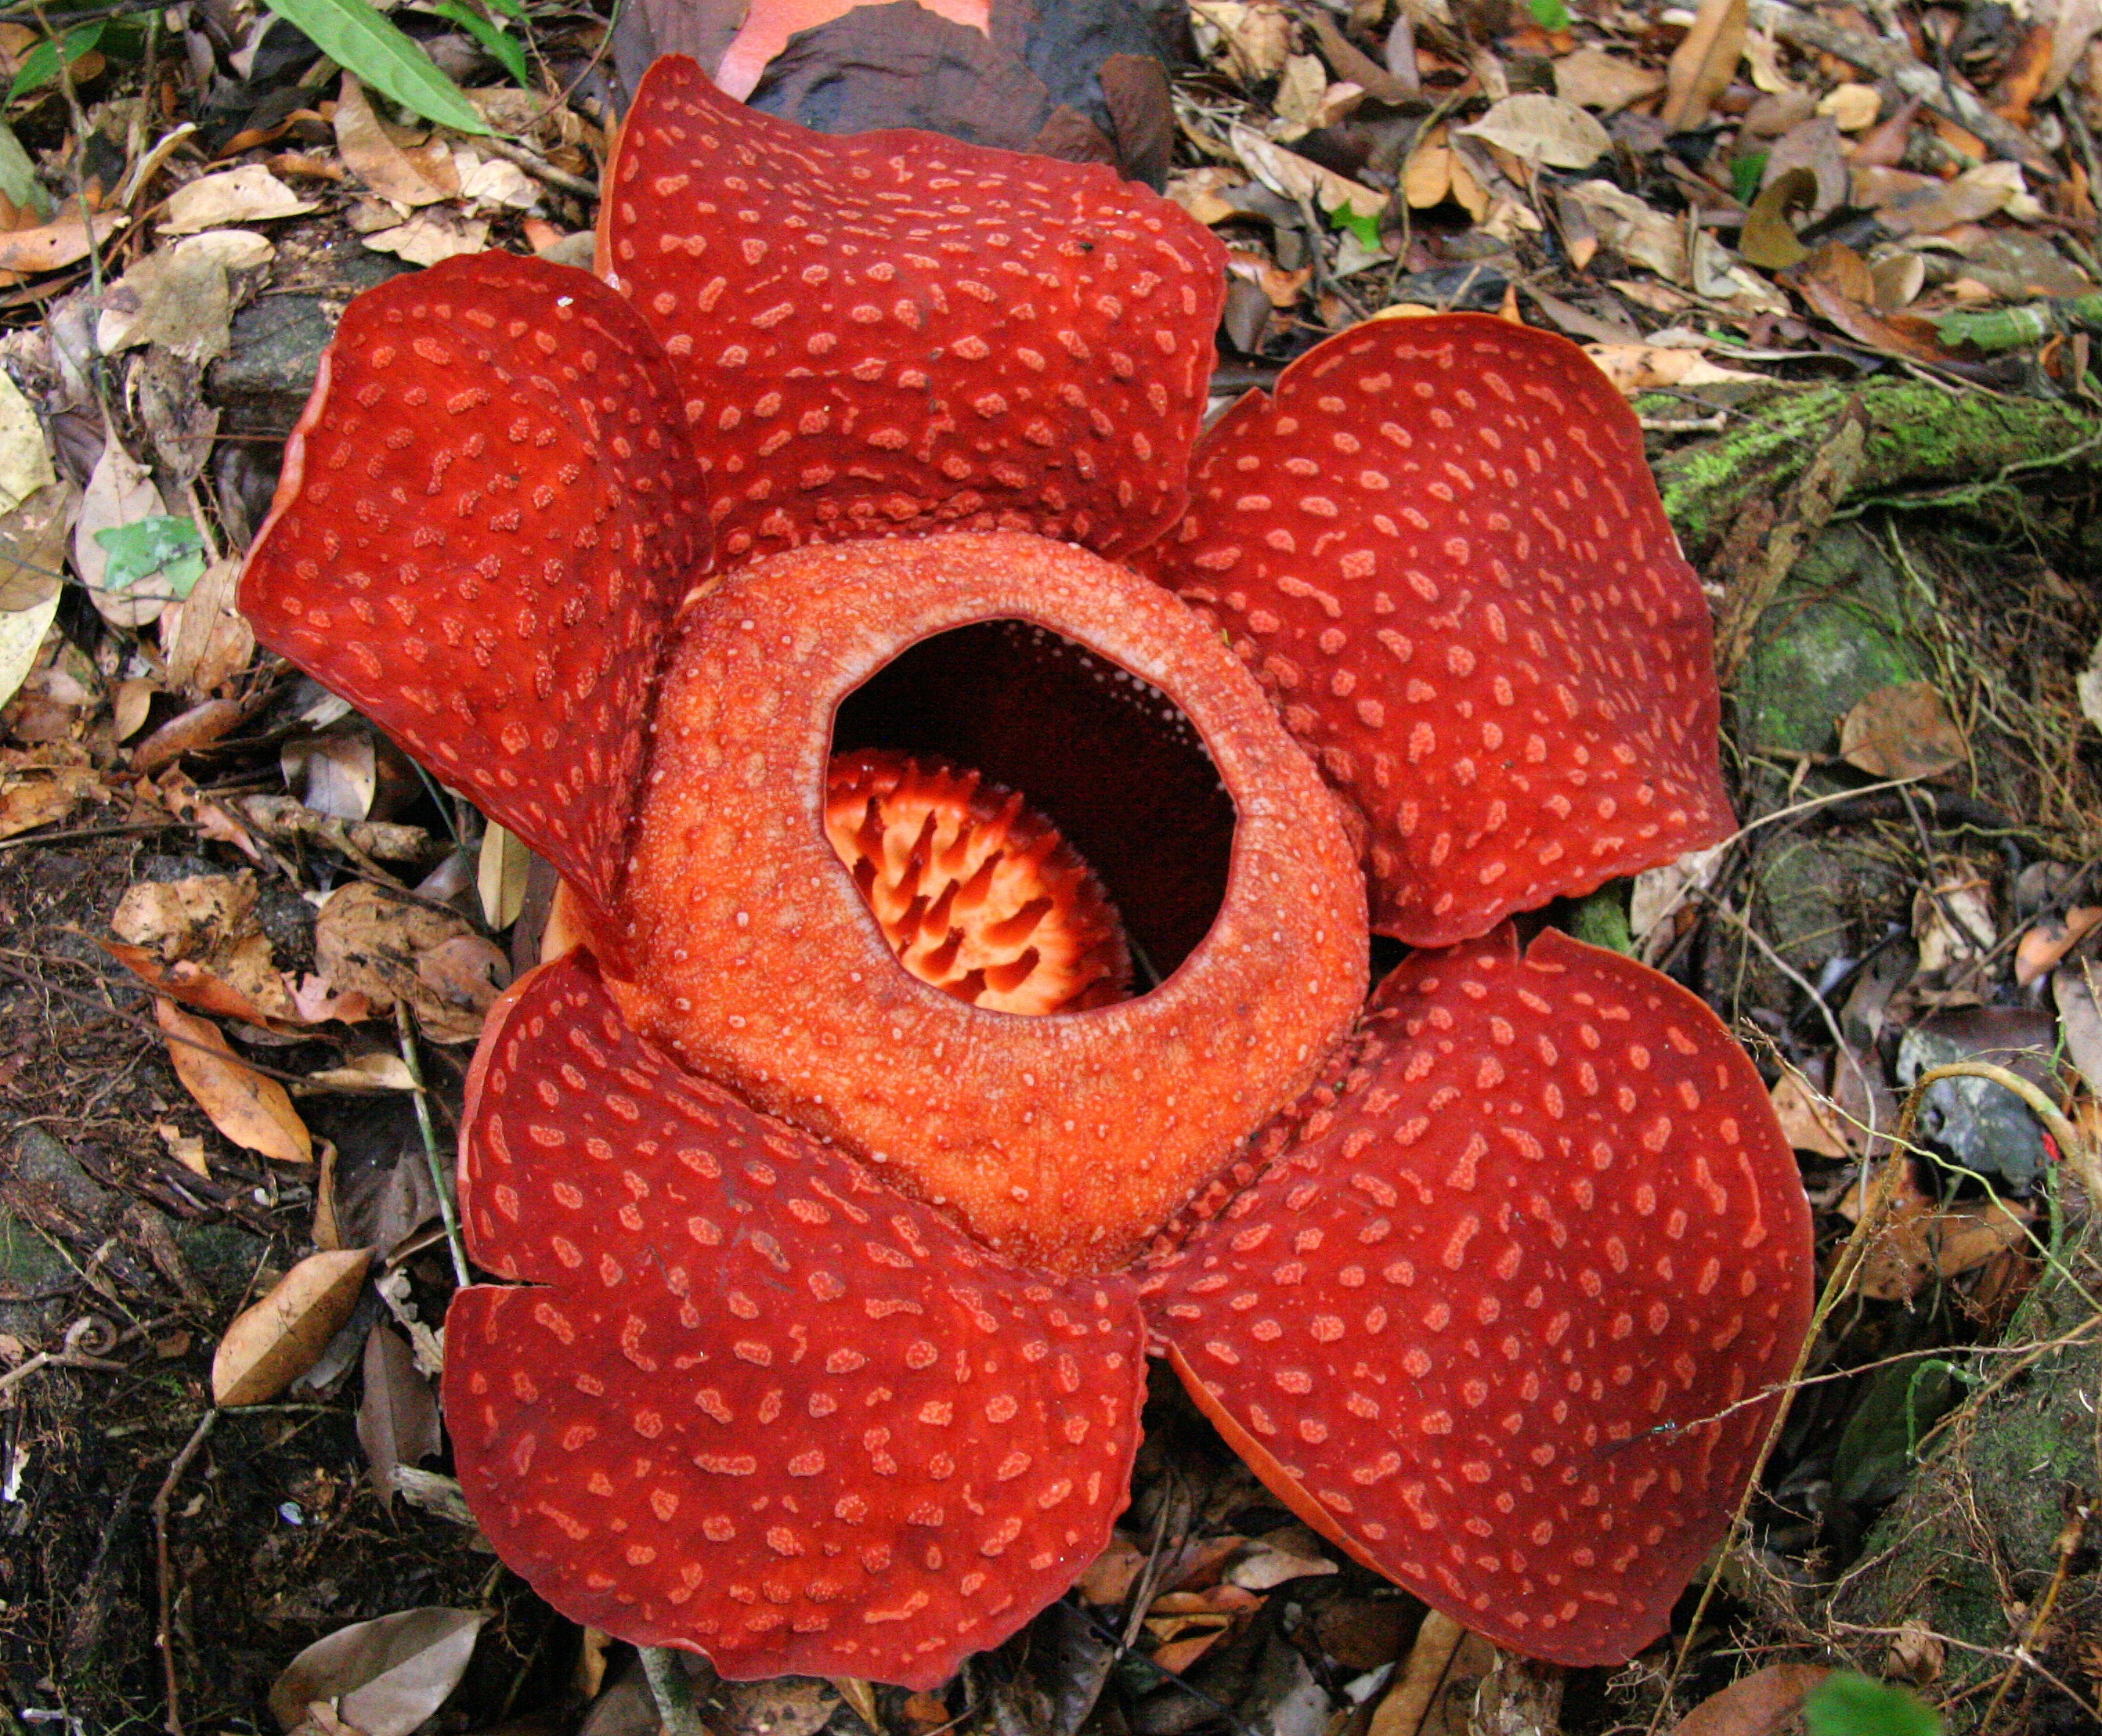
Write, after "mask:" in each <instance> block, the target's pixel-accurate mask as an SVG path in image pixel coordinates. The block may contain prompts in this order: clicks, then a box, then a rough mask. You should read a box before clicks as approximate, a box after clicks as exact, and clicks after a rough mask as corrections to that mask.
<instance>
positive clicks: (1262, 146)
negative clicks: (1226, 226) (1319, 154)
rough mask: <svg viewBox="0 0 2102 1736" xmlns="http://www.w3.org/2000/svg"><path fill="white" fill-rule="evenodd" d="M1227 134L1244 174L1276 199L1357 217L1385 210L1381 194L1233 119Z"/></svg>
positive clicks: (1385, 198)
mask: <svg viewBox="0 0 2102 1736" xmlns="http://www.w3.org/2000/svg"><path fill="white" fill-rule="evenodd" d="M1227 136H1228V138H1229V139H1230V140H1231V143H1232V144H1233V148H1234V151H1235V154H1236V155H1237V156H1239V158H1240V160H1241V162H1242V163H1243V164H1244V166H1246V167H1247V169H1248V173H1249V174H1250V175H1253V176H1254V177H1255V178H1256V179H1257V180H1259V181H1261V182H1262V184H1263V185H1264V186H1266V187H1267V188H1269V189H1270V190H1271V192H1272V193H1275V194H1276V195H1277V196H1278V197H1279V198H1282V199H1290V200H1293V201H1294V202H1297V201H1298V200H1301V199H1309V200H1311V201H1312V202H1314V204H1315V206H1317V207H1318V208H1319V209H1320V210H1323V211H1337V210H1350V211H1351V212H1354V213H1355V215H1358V216H1359V217H1377V216H1378V215H1380V213H1381V211H1383V210H1386V202H1387V196H1386V194H1385V193H1381V192H1379V191H1378V190H1377V189H1376V188H1370V187H1367V186H1364V185H1363V184H1361V183H1359V182H1357V181H1354V180H1352V179H1350V177H1349V176H1347V175H1338V174H1337V173H1336V172H1335V171H1333V170H1332V169H1324V168H1323V167H1322V166H1320V165H1319V163H1317V162H1312V161H1310V159H1308V158H1306V157H1302V156H1300V155H1299V154H1298V153H1296V152H1293V151H1288V150H1286V149H1285V148H1284V146H1282V145H1280V144H1273V143H1272V142H1271V140H1267V139H1266V138H1264V137H1263V135H1262V134H1261V133H1259V132H1257V131H1256V130H1255V129H1254V128H1253V127H1252V126H1242V125H1241V124H1240V123H1239V122H1235V124H1234V126H1232V127H1231V130H1230V131H1229V132H1228V135H1227Z"/></svg>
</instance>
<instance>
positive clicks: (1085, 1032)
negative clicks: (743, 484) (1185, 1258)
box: [611, 532, 1367, 1272]
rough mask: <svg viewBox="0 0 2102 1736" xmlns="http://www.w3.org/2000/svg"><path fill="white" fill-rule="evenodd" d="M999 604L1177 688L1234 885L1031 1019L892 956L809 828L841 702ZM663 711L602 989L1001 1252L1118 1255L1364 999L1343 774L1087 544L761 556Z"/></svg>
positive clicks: (684, 627)
mask: <svg viewBox="0 0 2102 1736" xmlns="http://www.w3.org/2000/svg"><path fill="white" fill-rule="evenodd" d="M1003 619H1014V620H1020V621H1025V622H1034V623H1036V624H1037V625H1039V626H1041V627H1049V629H1050V630H1051V631H1053V632H1055V633H1058V634H1059V635H1063V636H1064V638H1066V639H1067V640H1071V641H1072V642H1073V643H1075V644H1078V645H1080V646H1083V647H1084V648H1085V649H1088V650H1089V651H1090V652H1092V653H1095V654H1096V655H1097V656H1098V657H1099V658H1101V659H1102V661H1103V662H1106V663H1107V664H1109V665H1111V666H1115V668H1116V669H1118V670H1120V671H1124V672H1125V673H1126V674H1128V675H1135V676H1137V678H1138V679H1139V680H1140V681H1142V682H1144V683H1146V684H1147V688H1146V696H1145V697H1143V698H1142V699H1139V700H1137V703H1138V704H1139V705H1140V706H1142V708H1145V709H1151V707H1152V706H1155V705H1157V704H1159V703H1160V700H1161V699H1162V697H1165V698H1166V699H1168V700H1170V701H1172V702H1173V703H1174V704H1175V706H1178V707H1179V708H1180V710H1181V711H1182V715H1184V716H1185V717H1186V719H1187V720H1189V722H1190V724H1191V725H1192V726H1194V728H1195V732H1196V733H1197V735H1198V737H1200V740H1201V742H1202V744H1203V746H1204V748H1205V749H1206V750H1207V751H1208V754H1209V756H1210V761H1211V764H1212V766H1213V768H1215V769H1216V774H1217V777H1218V779H1219V781H1220V782H1222V784H1223V785H1224V786H1225V787H1226V790H1227V791H1228V792H1229V794H1230V795H1231V797H1232V799H1233V801H1234V804H1235V808H1236V810H1237V817H1236V823H1235V830H1234V841H1233V853H1232V863H1231V869H1230V870H1229V873H1228V876H1227V881H1226V895H1225V899H1224V901H1223V902H1222V904H1221V906H1219V909H1218V910H1217V914H1216V915H1215V916H1214V917H1213V919H1212V922H1211V925H1210V927H1209V928H1208V931H1207V932H1206V933H1205V936H1204V939H1203V941H1201V942H1200V944H1199V945H1198V947H1197V949H1196V950H1195V951H1194V952H1192V953H1191V954H1190V955H1189V956H1188V957H1187V958H1186V959H1184V960H1183V961H1182V964H1181V965H1180V966H1179V967H1178V968H1177V970H1176V971H1175V972H1174V973H1173V975H1172V976H1170V977H1169V980H1168V981H1167V982H1165V983H1164V984H1163V985H1160V987H1158V988H1156V989H1155V990H1152V991H1151V993H1150V994H1145V995H1142V996H1141V997H1139V998H1138V999H1135V1000H1129V1001H1124V1002H1120V1003H1117V1004H1115V1005H1113V1006H1108V1007H1094V1008H1092V1009H1089V1010H1088V1011H1086V1012H1069V1013H1058V1014H1053V1015H1052V1016H1049V1017H1044V1018H1027V1017H1022V1016H1016V1015H1013V1014H1009V1013H1000V1012H988V1011H987V1010H985V1009H983V1008H981V1007H973V1006H971V1005H969V1003H965V1002H963V1001H960V1000H957V999H955V998H954V997H952V996H951V995H947V994H943V993H942V991H941V990H938V989H935V988H932V987H930V986H929V985H927V984H926V983H924V982H921V981H919V980H918V979H916V977H913V976H911V975H909V974H908V973H907V972H906V971H905V969H904V968H903V967H902V966H901V965H900V964H898V962H897V960H896V959H895V958H894V956H893V954H892V953H891V950H890V947H889V943H888V942H887V941H885V938H884V937H883V933H882V931H881V930H880V928H878V927H877V926H876V923H875V921H874V919H872V918H871V916H870V915H869V913H868V910H867V906H866V905H865V904H863V901H862V898H861V895H860V893H859V892H858V890H857V889H856V888H855V886H854V881H853V879H852V878H851V877H850V876H849V874H848V873H847V870H845V868H844V867H843V866H841V865H840V861H839V859H838V857H836V855H834V854H833V852H832V848H831V844H829V843H827V841H826V839H825V835H824V830H823V819H822V814H821V804H822V802H823V792H824V787H825V768H826V761H827V755H828V753H829V751H830V746H831V734H832V726H833V721H834V719H835V716H836V713H837V708H838V707H839V706H840V703H841V702H842V701H843V700H845V698H846V697H847V696H848V695H849V694H850V693H853V692H854V690H855V689H857V688H858V687H860V686H861V685H862V684H863V683H864V682H866V681H867V680H869V679H870V677H871V675H875V674H876V673H877V671H880V670H881V669H882V668H883V667H884V666H885V665H887V664H889V662H891V660H892V659H893V658H895V657H896V656H897V655H898V653H899V652H900V651H901V650H902V649H904V648H905V647H907V646H908V645H911V644H916V643H919V642H920V641H923V640H929V639H932V638H933V637H935V636H936V635H939V634H941V633H942V632H943V631H946V630H947V629H949V628H951V627H961V626H964V625H966V624H968V623H972V622H984V621H988V620H1003ZM656 722H657V746H656V751H655V756H654V759H653V761H652V763H651V766H650V791H649V799H648V802H647V804H646V805H645V813H644V816H643V820H642V823H641V826H639V828H638V829H637V832H636V847H635V855H634V861H633V866H632V870H631V871H630V875H629V878H628V881H627V887H626V889H625V890H624V892H623V904H622V909H621V912H620V915H621V920H622V924H623V926H622V928H621V929H620V939H621V945H622V948H623V955H624V956H625V958H626V959H627V960H628V968H627V969H625V970H623V972H622V973H621V974H620V975H619V976H618V977H617V978H616V979H615V980H614V981H613V982H612V984H611V987H612V989H613V991H614V995H615V997H616V999H618V1000H619V1003H620V1004H621V1005H622V1006H623V1007H624V1008H625V1009H626V1010H627V1013H628V1016H629V1017H630V1018H631V1019H632V1021H634V1023H635V1025H636V1029H637V1030H641V1031H642V1032H644V1033H645V1034H647V1035H649V1036H650V1038H653V1039H654V1041H656V1042H658V1043H661V1044H662V1045H663V1047H665V1048H666V1049H667V1051H668V1052H672V1053H675V1054H676V1055H677V1056H679V1057H680V1059H681V1061H683V1062H684V1063H685V1065H688V1066H690V1067H691V1068H693V1069H694V1070H695V1071H697V1072H700V1073H704V1074H708V1075H710V1076H711V1077H714V1078H721V1079H722V1080H725V1081H726V1082H727V1083H729V1084H731V1085H732V1086H734V1087H735V1088H736V1089H737V1090H738V1091H739V1092H742V1093H743V1095H744V1096H746V1097H747V1098H748V1099H749V1100H751V1101H752V1102H754V1103H756V1104H757V1105H760V1106H761V1108H763V1109H766V1110H768V1111H769V1112H770V1113H772V1114H778V1115H784V1116H787V1118H790V1119H792V1120H793V1121H794V1122H796V1123H797V1124H798V1125H799V1126H801V1127H808V1128H809V1129H811V1130H812V1131H814V1132H818V1133H821V1134H823V1135H824V1136H827V1138H830V1139H831V1140H835V1141H836V1143H838V1144H839V1145H841V1146H844V1147H845V1148H846V1149H849V1150H852V1151H855V1152H858V1153H863V1154H867V1155H868V1156H869V1158H871V1161H875V1162H885V1163H886V1164H887V1168H886V1171H885V1173H886V1175H887V1176H895V1177H897V1178H898V1186H899V1187H901V1188H905V1189H911V1191H912V1192H913V1193H915V1194H916V1196H917V1197H920V1198H925V1199H928V1200H930V1201H931V1202H933V1203H935V1204H937V1205H942V1206H946V1207H947V1209H948V1210H949V1211H951V1212H952V1213H954V1214H955V1215H956V1217H957V1218H958V1219H959V1220H960V1221H961V1222H963V1223H965V1224H967V1225H968V1226H969V1229H970V1230H971V1232H972V1233H973V1235H975V1236H976V1237H977V1238H978V1239H979V1240H980V1241H982V1242H984V1243H986V1244H987V1246H989V1247H993V1248H995V1249H997V1250H999V1251H1000V1252H1001V1253H1002V1254H1003V1255H1005V1256H1006V1257H1008V1258H1009V1259H1012V1260H1016V1261H1017V1262H1018V1263H1020V1264H1027V1265H1032V1266H1043V1267H1046V1268H1049V1269H1053V1270H1056V1271H1061V1272H1076V1271H1102V1270H1109V1269H1123V1268H1124V1266H1125V1265H1127V1264H1129V1261H1130V1260H1131V1258H1132V1256H1133V1255H1134V1254H1136V1253H1137V1251H1139V1250H1140V1249H1141V1248H1142V1247H1145V1246H1146V1241H1147V1238H1149V1237H1150V1236H1151V1233H1152V1232H1153V1230H1154V1229H1155V1227H1156V1226H1157V1225H1158V1224H1160V1220H1162V1219H1163V1218H1164V1217H1165V1216H1167V1215H1168V1213H1169V1212H1170V1211H1173V1209H1174V1208H1175V1207H1176V1206H1177V1204H1179V1203H1180V1202H1182V1200H1183V1199H1184V1198H1186V1197H1187V1196H1188V1194H1189V1193H1190V1191H1191V1189H1192V1188H1194V1187H1195V1186H1197V1185H1199V1184H1200V1183H1201V1182H1202V1181H1204V1180H1207V1179H1208V1177H1209V1176H1211V1175H1212V1174H1213V1172H1214V1171H1216V1170H1217V1168H1218V1167H1219V1165H1220V1164H1221V1163H1222V1162H1223V1161H1224V1160H1225V1159H1226V1157H1227V1156H1228V1155H1229V1154H1231V1153H1232V1152H1233V1151H1234V1149H1235V1148H1236V1147H1237V1146H1239V1145H1240V1144H1241V1143H1242V1142H1243V1141H1244V1140H1246V1139H1247V1138H1248V1136H1249V1134H1251V1133H1252V1132H1253V1131H1256V1130H1257V1128H1259V1127H1262V1125H1263V1123H1265V1122H1266V1121H1267V1120H1268V1119H1269V1118H1270V1117H1271V1115H1273V1114H1275V1113H1276V1112H1277V1111H1278V1110H1279V1109H1280V1108H1282V1107H1284V1105H1288V1103H1290V1102H1291V1101H1292V1100H1293V1098H1294V1097H1296V1096H1298V1095H1299V1093H1300V1092H1302V1090H1303V1089H1304V1088H1305V1087H1306V1084H1307V1083H1309V1082H1310V1081H1311V1080H1312V1079H1313V1078H1315V1077H1316V1076H1317V1075H1318V1074H1319V1072H1320V1069H1321V1066H1322V1064H1323V1061H1324V1058H1325V1057H1326V1056H1327V1055H1328V1052H1329V1051H1330V1050H1331V1049H1333V1047H1335V1045H1336V1044H1337V1043H1339V1042H1341V1041H1342V1040H1343V1039H1344V1038H1346V1036H1347V1035H1348V1034H1349V1032H1350V1029H1351V1026H1352V1025H1353V1023H1354V1021H1355V1019H1356V1016H1357V1014H1358V1012H1359V1008H1360V1007H1362V1005H1363V1000H1364V983H1365V976H1366V968H1367V964H1366V953H1367V937H1366V932H1365V925H1364V886H1363V883H1362V881H1361V880H1360V879H1359V875H1358V872H1357V869H1356V866H1355V861H1353V859H1352V851H1351V848H1350V839H1349V837H1348V835H1347V834H1346V830H1345V829H1344V827H1343V825H1342V824H1341V820H1340V819H1339V817H1338V816H1337V811H1336V809H1337V804H1336V802H1335V800H1334V799H1333V796H1332V795H1331V794H1330V792H1329V791H1328V790H1326V789H1325V788H1324V786H1322V784H1321V782H1320V780H1319V777H1317V776H1316V775H1315V773H1314V771H1313V768H1311V767H1310V765H1309V764H1307V762H1306V756H1305V755H1303V754H1302V753H1301V752H1300V751H1299V750H1298V748H1297V746H1294V745H1293V742H1292V740H1291V738H1290V737H1289V736H1288V735H1287V734H1286V733H1285V732H1284V730H1283V729H1282V728H1280V727H1279V724H1278V722H1277V719H1276V717H1275V715H1274V714H1273V713H1272V712H1271V709H1270V706H1269V705H1268V704H1267V703H1266V702H1265V700H1264V698H1263V696H1262V693H1261V691H1260V690H1259V689H1257V686H1256V684H1255V683H1254V682H1253V680H1250V679H1249V678H1248V672H1247V671H1245V670H1244V669H1243V668H1242V667H1241V666H1240V665H1239V663H1238V662H1236V661H1235V659H1234V658H1233V657H1232V656H1231V654H1230V653H1228V652H1227V651H1226V649H1224V648H1223V647H1222V646H1221V645H1220V644H1219V643H1218V640H1217V636H1216V635H1214V634H1213V633H1211V632H1209V631H1207V630H1206V629H1205V627H1204V625H1203V623H1201V622H1199V621H1198V620H1197V619H1196V618H1195V616H1193V615H1192V614H1191V613H1190V612H1189V611H1188V610H1187V609H1183V608H1182V607H1181V606H1180V605H1179V604H1177V603H1176V602H1175V600H1173V598H1172V597H1170V596H1168V595H1167V593H1166V592H1164V591H1162V590H1161V589H1160V587H1158V586H1155V585H1151V584H1148V583H1147V582H1146V581H1144V580H1143V579H1140V578H1135V577H1133V575H1132V574H1131V573H1129V572H1126V571H1125V570H1124V569H1122V568H1120V567H1117V566H1114V565H1111V564H1110V563H1109V562H1107V561H1105V560H1101V559H1099V558H1098V557H1097V556H1093V555H1091V554H1089V553H1088V552H1087V551H1085V550H1084V549H1078V548H1073V547H1068V546H1067V545H1064V544H1061V543H1055V542H1046V541H1044V539H1043V538H1039V537H1030V536H1019V535H1014V534H1008V533H998V532H996V533H994V534H990V535H980V534H976V533H971V532H961V533H956V534H950V535H946V536H935V537H918V538H901V539H899V540H897V541H894V542H858V543H853V544H849V545H845V546H832V547H812V548H805V549H799V550H796V551H792V552H789V553H786V554H781V555H776V556H770V557H769V558H768V559H767V560H764V561H761V562H756V563H754V564H753V565H750V566H748V567H746V568H744V569H741V570H740V571H738V572H737V573H732V574H730V575H729V577H728V578H725V580H723V581H722V582H721V583H719V584H717V585H716V586H715V587H713V588H712V589H711V590H709V591H707V593H706V594H705V595H704V596H697V597H696V599H695V600H694V604H692V606H691V608H690V609H689V611H688V612H687V613H686V614H685V616H684V617H682V618H681V640H680V645H679V650H678V653H677V655H676V658H675V659H674V661H673V662H672V665H671V666H670V667H669V668H668V669H667V672H666V674H665V677H664V680H663V689H662V694H661V698H660V701H659V706H658V711H657V719H656ZM1035 727H1036V728H1038V729H1040V731H1042V732H1044V733H1045V734H1046V735H1047V737H1050V738H1052V739H1058V734H1057V732H1058V725H1057V723H1056V721H1055V720H1042V721H1039V722H1038V723H1037V724H1035ZM977 768H978V769H980V770H987V769H991V770H993V771H997V770H998V769H999V768H998V767H997V766H994V767H991V768H987V766H984V765H982V764H981V765H979V766H978V767H977ZM1122 769H1124V768H1118V767H1114V766H1112V767H1104V768H1100V772H1099V775H1100V776H1101V777H1102V778H1104V779H1106V780H1111V781H1114V779H1115V777H1117V776H1118V775H1120V770H1122ZM1020 787H1021V790H1022V795H1024V796H1025V798H1028V797H1032V796H1034V795H1037V794H1038V793H1039V792H1036V791H1033V790H1031V789H1030V788H1029V786H1027V784H1024V785H1022V786H1020ZM1051 811H1052V812H1053V813H1057V812H1058V809H1057V808H1053V809H1052V810H1051ZM1111 892H1112V894H1114V892H1115V883H1114V882H1112V883H1111Z"/></svg>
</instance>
